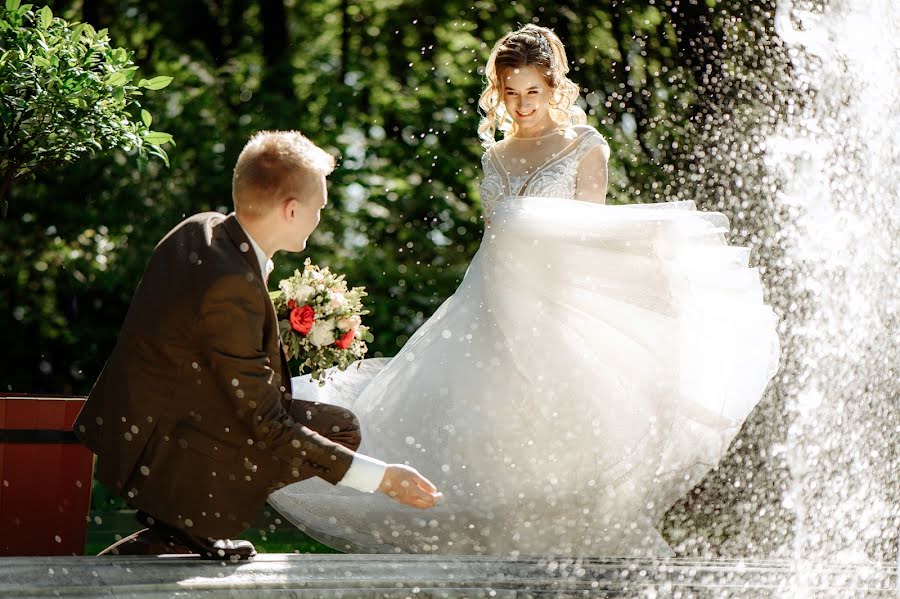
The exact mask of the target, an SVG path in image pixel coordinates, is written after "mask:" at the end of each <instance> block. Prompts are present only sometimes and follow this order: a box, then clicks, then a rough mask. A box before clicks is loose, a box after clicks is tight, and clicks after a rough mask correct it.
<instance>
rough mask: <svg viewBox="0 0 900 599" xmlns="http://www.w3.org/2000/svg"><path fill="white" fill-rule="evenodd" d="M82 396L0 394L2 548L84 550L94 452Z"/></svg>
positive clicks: (13, 551) (11, 551)
mask: <svg viewBox="0 0 900 599" xmlns="http://www.w3.org/2000/svg"><path fill="white" fill-rule="evenodd" d="M83 404H84V398H83V397H52V396H29V395H26V394H0V555H4V556H7V555H83V554H84V545H85V538H86V535H87V519H88V512H89V510H90V503H91V481H92V478H93V470H94V454H92V453H91V451H90V450H89V449H87V448H86V447H84V446H83V445H80V444H79V443H78V441H77V440H76V439H75V436H74V434H73V433H72V423H73V422H74V421H75V418H76V416H78V412H79V411H80V410H81V406H82V405H83Z"/></svg>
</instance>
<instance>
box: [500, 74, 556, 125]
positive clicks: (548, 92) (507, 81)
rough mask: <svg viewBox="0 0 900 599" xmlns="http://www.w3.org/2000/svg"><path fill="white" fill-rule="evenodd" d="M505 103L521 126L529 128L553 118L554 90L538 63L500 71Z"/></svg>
mask: <svg viewBox="0 0 900 599" xmlns="http://www.w3.org/2000/svg"><path fill="white" fill-rule="evenodd" d="M500 85H501V86H502V87H503V104H504V105H505V106H506V111H507V112H508V113H509V115H510V117H512V119H513V121H515V123H516V125H517V126H518V127H519V128H520V129H530V128H533V127H535V126H537V125H540V124H542V123H546V122H547V121H548V119H550V118H551V117H550V100H551V99H552V98H553V90H552V89H551V88H550V86H549V85H547V82H546V81H544V77H543V76H542V75H541V73H540V72H539V71H538V70H537V69H536V68H535V67H520V68H515V69H507V70H505V71H504V72H503V73H501V75H500Z"/></svg>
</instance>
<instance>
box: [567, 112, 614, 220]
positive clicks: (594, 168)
mask: <svg viewBox="0 0 900 599" xmlns="http://www.w3.org/2000/svg"><path fill="white" fill-rule="evenodd" d="M577 160H578V178H577V180H576V182H575V199H578V200H583V201H586V202H595V203H598V204H604V203H606V187H607V169H606V165H607V162H608V161H609V144H607V143H606V140H605V139H604V138H603V136H602V135H600V132H599V131H597V130H596V129H594V128H593V127H592V128H591V131H590V132H589V133H587V134H586V135H585V137H584V140H583V141H582V142H581V145H580V146H579V147H578V150H577Z"/></svg>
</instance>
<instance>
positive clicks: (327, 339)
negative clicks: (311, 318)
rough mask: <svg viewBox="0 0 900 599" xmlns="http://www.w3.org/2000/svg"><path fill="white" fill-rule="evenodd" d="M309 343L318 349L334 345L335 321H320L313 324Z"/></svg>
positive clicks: (308, 337)
mask: <svg viewBox="0 0 900 599" xmlns="http://www.w3.org/2000/svg"><path fill="white" fill-rule="evenodd" d="M307 339H309V342H310V343H312V344H313V345H315V346H316V347H326V346H328V345H331V344H332V343H334V321H333V320H319V321H316V323H315V324H313V328H312V330H311V331H310V332H309V335H308V336H307Z"/></svg>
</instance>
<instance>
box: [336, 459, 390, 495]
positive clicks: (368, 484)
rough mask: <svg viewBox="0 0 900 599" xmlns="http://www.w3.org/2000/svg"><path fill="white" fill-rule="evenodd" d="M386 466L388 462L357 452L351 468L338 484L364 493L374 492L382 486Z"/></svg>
mask: <svg viewBox="0 0 900 599" xmlns="http://www.w3.org/2000/svg"><path fill="white" fill-rule="evenodd" d="M386 468H387V464H385V463H384V462H382V461H381V460H376V459H375V458H370V457H369V456H366V455H363V454H361V453H357V454H354V456H353V462H351V463H350V468H349V469H348V470H347V473H346V474H345V475H344V478H342V479H341V480H339V481H338V484H339V485H341V486H342V487H350V488H351V489H356V490H357V491H362V492H363V493H373V492H375V491H377V490H378V487H380V486H381V480H382V479H383V478H384V471H385V469H386Z"/></svg>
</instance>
